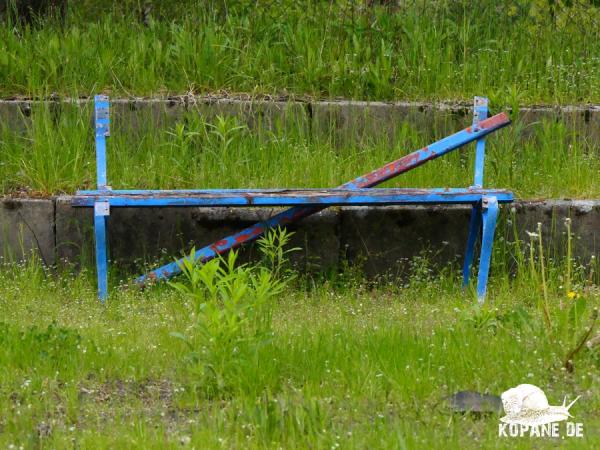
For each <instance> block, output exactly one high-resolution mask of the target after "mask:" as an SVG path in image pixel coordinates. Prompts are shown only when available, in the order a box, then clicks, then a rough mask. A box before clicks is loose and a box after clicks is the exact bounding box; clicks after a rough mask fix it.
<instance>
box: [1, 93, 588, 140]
mask: <svg viewBox="0 0 600 450" xmlns="http://www.w3.org/2000/svg"><path fill="white" fill-rule="evenodd" d="M90 105H91V102H90V101H89V100H65V101H48V102H35V101H25V100H0V123H4V124H7V125H8V126H9V127H11V129H14V130H18V129H22V128H24V127H25V126H26V125H27V124H28V123H29V122H30V121H31V120H32V119H33V118H34V117H35V116H36V114H38V113H39V111H40V110H41V109H43V108H49V110H50V112H51V114H55V115H58V114H61V113H62V112H65V111H68V110H71V111H76V110H79V109H82V110H83V111H84V112H85V113H86V114H88V115H89V116H90V124H91V116H92V108H91V107H90ZM112 108H113V114H112V119H113V120H112V124H113V128H114V130H115V132H116V133H123V132H127V131H132V130H140V129H143V127H144V126H147V124H150V126H152V127H166V126H172V125H173V124H174V123H175V122H177V121H178V120H181V118H182V117H183V115H184V114H186V113H187V112H189V111H196V112H197V113H198V114H200V115H202V116H204V117H207V118H211V117H214V116H216V115H226V116H227V115H229V116H236V117H237V118H238V119H239V120H240V121H242V122H243V123H246V124H248V125H249V126H250V128H251V129H252V128H256V127H257V126H258V125H259V124H260V125H262V126H265V127H267V128H271V129H272V128H275V127H281V126H284V127H287V126H293V127H294V128H295V129H300V130H303V131H304V132H305V133H306V135H307V136H309V135H310V136H317V137H318V136H322V137H326V138H328V139H333V140H334V141H335V142H337V143H339V145H344V144H345V143H347V142H356V141H357V140H361V139H373V138H376V139H380V138H381V137H382V136H387V137H389V138H390V139H393V138H394V136H395V134H396V133H397V130H398V127H400V126H402V125H403V124H404V123H409V124H410V125H412V127H413V128H414V129H416V130H419V132H420V133H422V134H423V136H426V137H428V138H441V137H444V136H447V135H448V134H449V133H452V132H455V131H457V130H459V129H462V128H464V127H466V126H468V125H469V124H470V123H471V120H472V118H471V111H472V107H471V105H467V104H457V103H452V104H449V103H437V104H433V103H420V102H413V103H408V102H387V103H386V102H361V101H347V100H344V101H310V102H299V101H296V102H293V101H277V100H268V101H267V100H244V99H236V98H233V99H232V98H214V97H194V96H182V97H174V98H169V99H113V100H112ZM507 110H508V111H510V108H509V109H507ZM515 118H516V122H517V123H516V125H517V124H518V125H519V129H520V130H521V133H519V138H521V139H525V138H527V137H528V136H530V135H531V133H533V131H534V128H533V127H531V126H530V125H531V124H535V123H538V122H540V121H543V120H549V121H561V122H563V123H564V124H565V125H566V126H567V127H568V128H569V129H570V130H572V131H575V132H577V133H578V134H579V135H580V136H581V137H582V138H588V139H590V140H591V142H599V141H600V106H565V107H523V108H520V110H519V114H518V115H515ZM513 128H514V127H513Z"/></svg>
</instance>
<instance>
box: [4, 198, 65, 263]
mask: <svg viewBox="0 0 600 450" xmlns="http://www.w3.org/2000/svg"><path fill="white" fill-rule="evenodd" d="M32 252H35V253H36V254H37V255H39V256H40V257H41V258H42V260H43V261H44V262H45V263H46V264H48V265H53V264H54V263H55V262H56V259H55V242H54V202H53V201H52V200H36V199H19V198H14V199H0V257H1V258H3V259H4V261H20V260H23V259H24V258H27V257H29V256H31V254H32Z"/></svg>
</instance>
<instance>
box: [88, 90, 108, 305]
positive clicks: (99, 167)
mask: <svg viewBox="0 0 600 450" xmlns="http://www.w3.org/2000/svg"><path fill="white" fill-rule="evenodd" d="M94 120H95V136H96V176H97V184H98V192H104V193H106V192H108V191H109V190H110V186H107V184H106V181H107V175H106V138H107V137H108V136H109V135H110V104H109V101H108V97H107V96H104V95H96V96H95V97H94ZM88 206H93V207H94V236H95V242H96V275H97V277H98V298H99V299H100V301H101V302H102V303H104V302H105V301H106V298H107V297H108V248H107V247H108V233H107V222H108V216H109V214H110V205H109V203H108V202H106V201H104V200H102V199H96V200H94V202H93V203H92V204H90V205H88Z"/></svg>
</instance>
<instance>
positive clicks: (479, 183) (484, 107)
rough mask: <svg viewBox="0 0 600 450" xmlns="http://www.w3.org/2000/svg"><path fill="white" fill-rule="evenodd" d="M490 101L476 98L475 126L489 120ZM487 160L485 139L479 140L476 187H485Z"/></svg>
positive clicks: (476, 154) (477, 146) (476, 147)
mask: <svg viewBox="0 0 600 450" xmlns="http://www.w3.org/2000/svg"><path fill="white" fill-rule="evenodd" d="M487 116H488V99H487V98H485V97H475V101H474V105H473V125H475V124H476V123H478V122H480V121H482V120H484V119H487ZM484 160H485V137H482V138H480V139H477V141H476V143H475V182H474V184H473V186H474V187H478V188H481V187H483V169H484Z"/></svg>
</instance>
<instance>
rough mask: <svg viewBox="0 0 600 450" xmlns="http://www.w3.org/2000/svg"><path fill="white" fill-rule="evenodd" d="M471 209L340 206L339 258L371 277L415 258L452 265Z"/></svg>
mask: <svg viewBox="0 0 600 450" xmlns="http://www.w3.org/2000/svg"><path fill="white" fill-rule="evenodd" d="M470 211H471V208H470V207H463V206H449V207H448V206H447V207H441V206H395V207H391V206H390V207H378V208H369V207H364V206H361V207H348V208H343V209H342V226H341V235H340V241H341V242H340V244H341V248H342V249H343V251H344V255H343V256H344V257H345V258H346V259H347V260H348V262H349V263H350V264H355V265H356V264H358V265H360V266H361V267H362V268H363V270H364V272H365V273H366V274H367V275H368V276H370V277H373V276H376V275H380V274H388V273H390V274H399V273H401V272H402V271H403V270H405V269H407V268H409V267H410V265H411V263H412V262H413V261H414V257H415V256H424V257H426V258H427V259H428V260H429V261H431V262H433V263H442V264H443V263H445V262H447V261H452V260H454V259H456V258H458V257H460V256H461V255H462V254H463V252H464V247H465V243H466V241H467V231H468V225H469V216H470Z"/></svg>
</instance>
